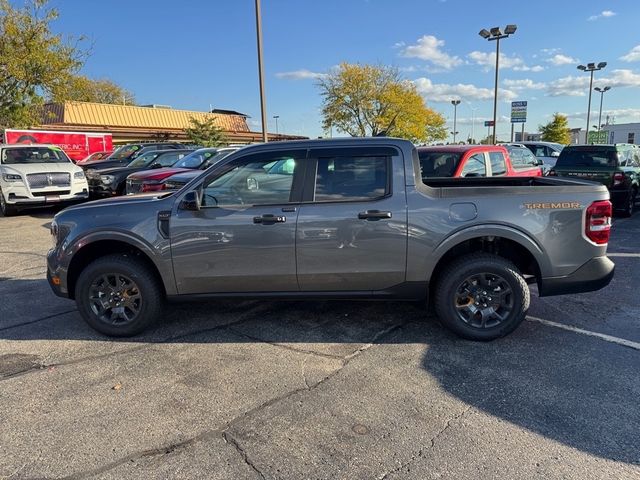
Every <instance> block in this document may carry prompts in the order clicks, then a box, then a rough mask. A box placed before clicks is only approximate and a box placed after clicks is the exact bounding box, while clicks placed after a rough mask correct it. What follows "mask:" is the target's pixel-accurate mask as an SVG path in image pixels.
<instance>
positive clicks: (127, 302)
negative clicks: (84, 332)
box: [89, 273, 142, 325]
mask: <svg viewBox="0 0 640 480" xmlns="http://www.w3.org/2000/svg"><path fill="white" fill-rule="evenodd" d="M89 306H90V308H91V311H92V312H93V313H94V315H95V316H96V317H97V318H98V319H100V320H101V321H102V322H105V323H109V324H111V325H126V324H128V323H132V322H133V321H134V320H135V319H136V318H137V317H138V314H139V313H140V309H141V308H142V295H141V294H140V289H139V288H138V285H136V283H135V282H134V281H133V280H131V279H130V278H129V277H127V276H126V275H122V274H120V273H106V274H104V275H101V276H100V277H98V278H96V279H95V280H94V281H93V282H92V283H91V287H89Z"/></svg>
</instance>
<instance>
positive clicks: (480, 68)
mask: <svg viewBox="0 0 640 480" xmlns="http://www.w3.org/2000/svg"><path fill="white" fill-rule="evenodd" d="M16 3H19V2H16ZM51 5H52V6H55V7H56V8H57V9H58V10H59V12H60V18H59V19H58V20H57V21H56V22H55V25H54V29H55V30H56V31H59V32H63V33H65V34H73V35H86V36H87V37H89V39H90V42H91V43H92V51H93V53H92V56H91V57H90V59H89V60H88V62H87V63H86V66H85V68H84V71H83V73H85V74H86V75H88V76H90V77H93V78H110V79H113V80H114V81H116V82H118V83H119V84H121V85H123V86H124V87H126V88H128V89H129V90H131V91H133V92H134V93H135V95H136V98H137V99H138V101H139V102H140V103H158V104H168V105H171V106H173V107H174V108H185V109H193V110H206V109H208V107H209V105H210V104H211V105H213V106H214V107H217V108H228V109H234V110H239V111H242V112H245V113H247V114H249V115H250V116H251V117H252V118H251V119H250V125H251V127H252V129H253V130H259V129H260V103H259V96H258V80H257V60H256V40H255V18H254V2H253V0H234V1H232V0H183V1H182V2H175V1H166V0H128V1H124V0H109V1H108V2H97V1H87V0H52V1H51ZM262 11H263V35H264V38H263V42H264V60H265V76H266V89H267V113H268V117H269V130H270V131H274V130H275V123H274V120H273V119H272V117H273V115H279V116H280V119H279V130H280V132H287V133H292V134H300V135H307V136H312V137H313V136H318V135H322V130H321V127H320V113H319V109H320V103H321V99H320V96H319V94H318V90H317V88H316V86H315V79H316V78H317V76H318V75H321V74H323V73H326V72H327V71H329V70H330V69H331V68H332V67H334V66H335V65H337V64H339V63H340V62H343V61H346V62H360V63H380V64H386V65H394V66H397V67H398V68H400V69H401V71H402V73H403V75H404V76H406V78H408V79H410V80H412V81H415V82H416V85H417V86H418V88H419V90H420V91H421V93H422V94H423V95H424V97H425V99H426V100H427V103H428V105H429V106H431V107H432V108H434V109H436V110H438V111H440V112H442V113H443V114H444V115H445V117H447V119H448V120H451V119H452V118H453V111H452V110H453V107H452V106H451V104H450V103H449V102H450V100H451V99H453V98H460V99H461V100H462V104H461V105H460V106H459V107H458V119H459V124H458V131H459V132H460V136H461V137H463V138H466V137H467V136H468V135H469V134H470V133H471V128H472V126H471V118H472V115H473V116H474V117H475V119H476V123H475V130H476V137H477V138H479V137H481V135H482V134H483V133H486V130H485V129H484V128H483V127H481V126H480V125H481V122H482V121H483V120H485V119H488V118H490V117H491V114H492V98H493V82H494V77H493V75H494V73H493V72H494V70H493V62H494V61H495V56H493V55H495V53H494V52H495V42H488V41H486V40H483V39H482V38H481V37H480V36H479V35H478V31H479V30H480V29H482V28H490V27H494V26H501V27H504V26H505V25H506V24H508V23H515V24H517V25H518V31H517V32H516V34H515V35H513V36H512V37H510V38H508V39H507V40H505V41H503V42H501V51H502V53H503V54H504V57H503V56H502V55H501V63H502V68H501V70H500V77H501V81H500V86H501V89H502V90H501V95H500V103H499V115H500V116H504V117H505V118H506V117H508V115H509V103H508V102H510V101H511V100H527V101H528V102H529V114H528V117H529V118H528V120H529V123H528V124H527V130H528V131H533V130H535V129H536V128H535V127H537V125H538V124H540V123H543V122H546V121H548V120H549V118H550V116H551V115H552V114H553V112H556V111H557V112H561V113H565V114H568V115H569V118H570V125H571V126H572V127H578V126H580V127H583V128H584V126H586V123H585V122H586V120H585V114H586V110H587V97H586V93H587V91H588V75H587V74H584V73H582V72H580V71H578V70H577V69H576V65H577V64H578V63H579V62H580V63H588V62H596V63H597V62H601V61H606V62H608V66H607V67H606V69H604V70H602V71H601V72H596V80H595V83H594V86H604V85H610V86H611V87H612V89H611V91H609V92H607V93H606V94H605V107H604V111H605V113H609V114H611V115H615V122H616V123H623V122H627V121H640V35H638V30H639V29H640V2H638V1H637V0H605V1H591V0H584V1H580V2H577V1H560V0H555V1H549V0H538V1H535V2H514V1H508V2H507V1H495V0H494V1H486V2H480V1H475V0H473V1H472V0H395V1H392V0H341V1H338V0H315V1H314V0H297V1H294V0H262ZM634 49H635V50H634ZM594 93H595V92H594ZM598 102H599V94H598V95H597V96H595V95H594V97H593V104H592V112H595V113H596V118H594V117H593V114H592V121H591V122H590V123H591V124H592V125H593V124H595V123H597V109H598V107H599V103H598ZM603 121H604V120H603ZM509 131H510V124H509V122H508V119H506V120H502V121H501V122H499V126H498V134H499V135H500V136H502V137H504V138H505V139H506V136H507V135H508V133H509Z"/></svg>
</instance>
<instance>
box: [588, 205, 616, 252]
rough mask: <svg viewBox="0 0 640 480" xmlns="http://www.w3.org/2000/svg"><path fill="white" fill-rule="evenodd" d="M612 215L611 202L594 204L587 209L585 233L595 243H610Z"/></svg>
mask: <svg viewBox="0 0 640 480" xmlns="http://www.w3.org/2000/svg"><path fill="white" fill-rule="evenodd" d="M612 213H613V209H612V207H611V202H610V201H609V200H600V201H597V202H593V203H592V204H591V205H589V207H588V208H587V219H586V223H585V232H584V233H585V235H586V236H587V238H588V239H589V240H591V241H592V242H593V243H597V244H598V245H604V244H606V243H608V242H609V234H610V233H611V215H612Z"/></svg>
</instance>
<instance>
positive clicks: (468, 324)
mask: <svg viewBox="0 0 640 480" xmlns="http://www.w3.org/2000/svg"><path fill="white" fill-rule="evenodd" d="M529 302H530V292H529V287H528V286H527V283H526V282H525V280H524V278H523V277H522V274H521V273H520V271H519V270H518V268H517V267H516V266H515V265H514V264H513V263H511V262H510V261H509V260H507V259H505V258H503V257H500V256H498V255H493V254H489V253H472V254H468V255H465V256H463V257H460V258H458V259H457V260H455V261H454V262H452V263H451V264H449V265H448V266H447V267H446V268H445V270H444V271H443V273H442V275H440V277H439V279H438V283H437V284H436V288H435V302H434V303H435V308H436V313H437V315H438V317H439V319H440V321H441V322H442V323H443V324H444V326H445V327H447V328H448V329H449V330H452V331H453V332H455V333H457V334H458V335H460V336H461V337H464V338H467V339H469V340H481V341H487V340H493V339H495V338H499V337H503V336H505V335H507V334H509V333H511V332H512V331H513V330H515V329H516V328H517V327H518V325H520V323H521V322H522V321H523V320H524V318H525V316H526V314H527V310H528V309H529Z"/></svg>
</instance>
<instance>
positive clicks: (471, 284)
mask: <svg viewBox="0 0 640 480" xmlns="http://www.w3.org/2000/svg"><path fill="white" fill-rule="evenodd" d="M514 300H515V298H514V294H513V290H512V288H511V286H510V285H509V283H508V282H507V281H506V280H505V279H504V278H502V277H501V276H499V275H496V274H493V273H478V274H474V275H471V276H470V277H467V278H466V279H465V280H464V281H463V282H462V283H461V284H460V285H459V286H458V288H457V289H456V291H455V295H454V305H455V309H456V312H457V314H458V317H459V318H460V319H461V320H462V321H463V322H465V323H466V324H468V325H469V326H471V327H475V328H492V327H495V326H497V325H499V324H501V323H502V322H504V321H505V320H506V319H507V317H509V314H510V313H511V312H512V311H513V308H514V305H515V303H514Z"/></svg>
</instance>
